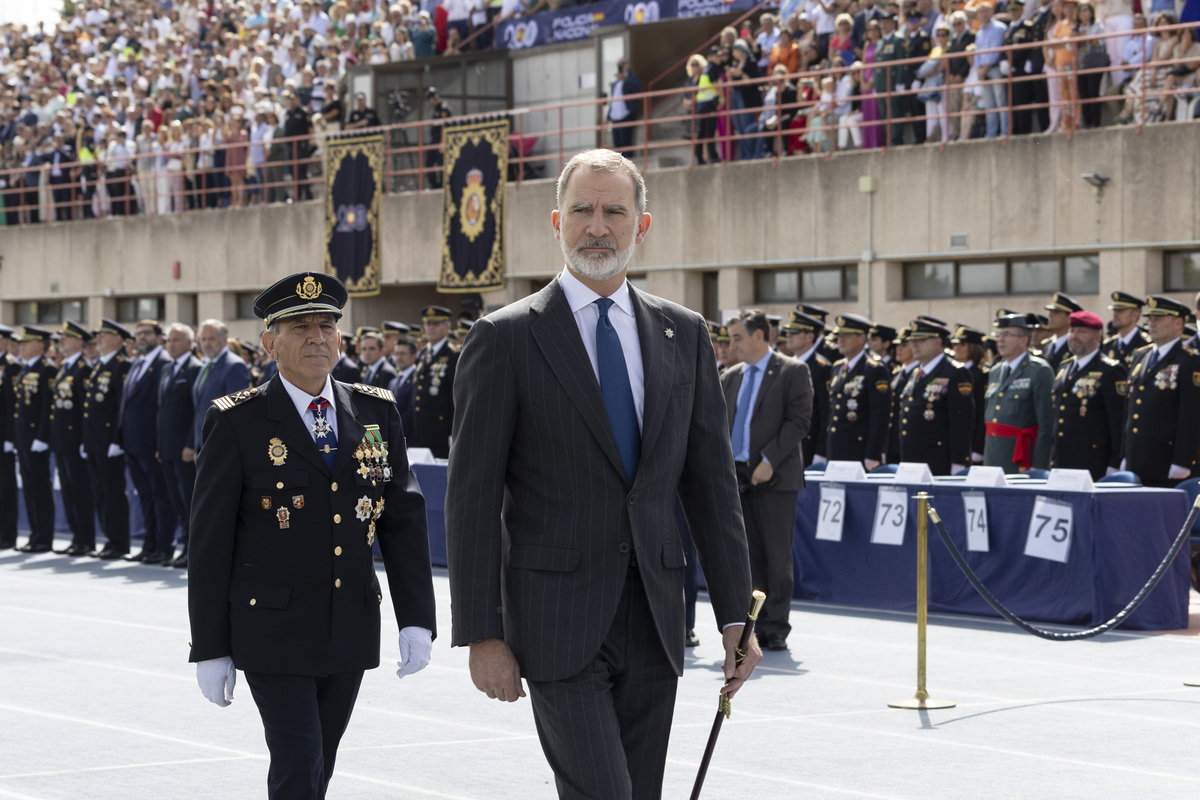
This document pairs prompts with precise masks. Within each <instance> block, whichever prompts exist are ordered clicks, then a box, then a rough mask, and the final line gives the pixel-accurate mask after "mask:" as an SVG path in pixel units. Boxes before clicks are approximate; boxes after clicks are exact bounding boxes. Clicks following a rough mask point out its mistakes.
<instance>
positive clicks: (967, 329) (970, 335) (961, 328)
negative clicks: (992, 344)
mask: <svg viewBox="0 0 1200 800" xmlns="http://www.w3.org/2000/svg"><path fill="white" fill-rule="evenodd" d="M950 343H951V344H977V345H982V344H983V331H981V330H979V329H978V328H972V327H971V326H970V325H963V324H962V323H961V322H960V323H959V324H958V325H957V326H956V327H955V329H954V336H952V337H951V338H950Z"/></svg>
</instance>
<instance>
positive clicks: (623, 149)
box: [612, 117, 635, 158]
mask: <svg viewBox="0 0 1200 800" xmlns="http://www.w3.org/2000/svg"><path fill="white" fill-rule="evenodd" d="M622 122H633V118H632V117H629V118H627V119H625V120H622ZM614 124H615V125H618V126H619V125H620V124H621V123H614ZM612 140H613V150H616V151H617V152H618V153H620V154H621V155H623V156H625V157H626V158H632V157H633V156H634V155H635V154H634V153H633V126H632V125H631V126H629V127H625V128H623V127H614V128H613V132H612Z"/></svg>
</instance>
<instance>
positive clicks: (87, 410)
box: [83, 319, 133, 560]
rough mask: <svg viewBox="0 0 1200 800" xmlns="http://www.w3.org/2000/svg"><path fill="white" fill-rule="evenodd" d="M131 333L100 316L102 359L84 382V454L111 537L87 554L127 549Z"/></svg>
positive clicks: (109, 553) (116, 553)
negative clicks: (125, 439)
mask: <svg viewBox="0 0 1200 800" xmlns="http://www.w3.org/2000/svg"><path fill="white" fill-rule="evenodd" d="M132 339H133V334H132V333H130V331H129V329H128V328H126V327H125V326H123V325H121V324H119V323H117V322H114V321H113V320H111V319H103V320H101V321H100V329H99V330H97V331H96V346H97V348H98V349H99V352H100V360H99V361H97V362H96V365H95V366H94V367H92V371H91V372H90V373H89V374H88V377H87V380H85V381H84V383H83V388H84V391H85V396H84V400H83V455H84V457H85V458H86V459H87V468H88V476H89V478H90V479H91V481H92V487H93V488H94V489H95V491H96V511H97V512H98V515H99V518H100V530H101V531H102V532H103V533H104V536H105V538H106V539H107V540H108V542H107V544H105V546H104V549H103V550H101V551H100V552H98V553H97V552H96V551H95V550H93V551H91V552H90V553H88V555H90V556H97V557H99V558H103V559H106V560H107V559H113V558H120V557H121V556H123V555H127V554H128V553H129V497H128V495H126V494H125V451H124V450H123V449H121V437H120V430H119V428H120V421H121V417H120V414H121V395H122V392H123V390H124V387H125V376H126V375H127V374H128V372H129V360H128V359H126V358H125V353H124V352H123V351H124V347H125V342H126V341H132Z"/></svg>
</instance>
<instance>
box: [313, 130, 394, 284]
mask: <svg viewBox="0 0 1200 800" xmlns="http://www.w3.org/2000/svg"><path fill="white" fill-rule="evenodd" d="M383 188H384V184H383V136H381V135H378V134H377V135H375V136H359V137H355V138H345V139H339V138H330V139H326V140H325V271H326V272H328V273H330V274H333V275H336V276H338V278H339V279H340V280H341V281H342V283H344V284H346V288H347V289H349V290H350V296H351V297H373V296H375V295H377V294H379V283H380V277H381V269H380V261H379V208H380V206H381V204H382V202H383Z"/></svg>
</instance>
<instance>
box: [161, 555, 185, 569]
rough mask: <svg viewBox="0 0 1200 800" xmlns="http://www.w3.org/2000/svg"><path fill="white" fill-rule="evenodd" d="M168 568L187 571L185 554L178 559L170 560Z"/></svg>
mask: <svg viewBox="0 0 1200 800" xmlns="http://www.w3.org/2000/svg"><path fill="white" fill-rule="evenodd" d="M163 563H164V564H166V563H167V562H165V561H164V562H163ZM170 566H172V567H175V568H176V569H187V553H184V554H183V555H181V556H179V557H178V558H172V559H171V561H170Z"/></svg>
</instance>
